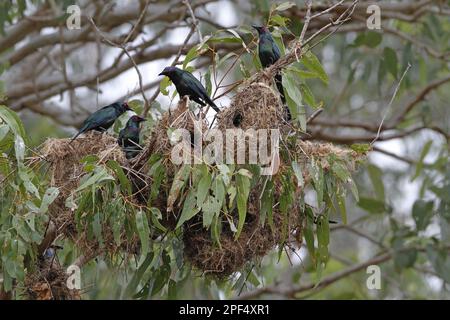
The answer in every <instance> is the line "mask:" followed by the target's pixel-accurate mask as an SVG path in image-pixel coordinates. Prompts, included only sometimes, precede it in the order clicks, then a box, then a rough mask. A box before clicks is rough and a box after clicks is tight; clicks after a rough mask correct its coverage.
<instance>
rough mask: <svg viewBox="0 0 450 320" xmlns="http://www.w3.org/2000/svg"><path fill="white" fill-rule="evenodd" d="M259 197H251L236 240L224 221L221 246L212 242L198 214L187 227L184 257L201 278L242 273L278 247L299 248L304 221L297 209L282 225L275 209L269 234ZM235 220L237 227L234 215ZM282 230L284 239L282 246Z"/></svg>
mask: <svg viewBox="0 0 450 320" xmlns="http://www.w3.org/2000/svg"><path fill="white" fill-rule="evenodd" d="M277 188H278V189H279V186H277ZM259 194H260V192H259V188H258V189H254V190H253V191H252V192H251V193H250V196H249V202H248V208H247V216H246V221H245V224H244V227H243V229H242V232H241V234H240V236H239V238H238V239H235V234H234V233H233V232H232V231H231V229H230V228H229V225H228V221H227V220H226V219H225V220H224V221H223V223H222V233H221V235H220V246H219V245H217V244H216V243H214V241H213V240H212V239H211V231H210V230H206V229H204V228H203V227H202V219H201V214H199V215H197V216H196V217H195V218H194V219H192V220H190V221H189V222H188V223H187V224H186V226H185V228H184V233H183V242H184V255H185V257H186V258H187V259H188V260H189V261H190V262H191V263H192V265H193V266H194V267H196V268H197V269H199V270H201V271H202V272H203V273H204V274H209V275H214V276H216V277H218V278H225V277H227V276H229V275H231V274H232V273H233V272H236V271H239V270H242V267H243V266H244V265H245V264H246V263H247V262H249V261H254V260H256V259H258V258H262V257H264V256H265V255H266V254H267V253H268V252H269V251H270V250H272V249H274V248H275V247H276V246H277V245H287V244H289V245H292V243H294V244H295V245H296V246H300V245H301V243H299V241H301V234H302V230H303V225H304V219H303V215H302V214H301V213H300V211H299V210H298V207H297V206H294V208H292V210H291V211H290V213H289V216H288V217H287V220H286V221H287V224H283V219H284V218H283V216H282V214H281V212H280V211H279V209H278V207H274V209H273V225H274V228H273V230H272V228H271V227H270V225H269V223H268V222H267V219H266V221H265V224H264V226H263V225H262V224H261V220H260V208H259ZM276 194H279V192H276ZM234 219H235V221H234V223H235V225H237V213H235V214H234ZM283 228H285V229H284V230H285V231H286V236H287V238H286V239H284V241H285V242H284V244H281V243H280V242H281V240H283V239H282V234H283V231H284V230H283ZM299 235H300V236H299Z"/></svg>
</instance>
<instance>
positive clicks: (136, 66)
mask: <svg viewBox="0 0 450 320" xmlns="http://www.w3.org/2000/svg"><path fill="white" fill-rule="evenodd" d="M89 22H90V23H91V24H92V26H93V27H94V30H95V31H96V32H97V33H98V34H99V35H100V36H101V37H102V39H103V40H104V41H105V42H106V43H107V44H109V45H110V46H112V47H116V48H120V49H122V50H123V52H124V53H125V54H126V56H127V57H128V59H130V61H131V63H132V64H133V66H134V69H135V70H136V72H137V75H138V78H139V87H140V88H141V94H142V98H143V99H144V108H148V106H149V101H148V99H147V97H146V95H145V90H144V85H143V81H142V74H141V71H140V70H139V67H138V65H137V64H136V61H134V59H133V56H132V55H131V54H130V53H129V52H128V50H127V48H126V47H125V45H124V44H118V43H114V42H113V41H111V40H110V39H108V38H107V37H106V36H105V35H104V34H103V33H102V32H101V31H100V29H99V28H98V27H97V26H96V24H95V22H94V20H93V19H92V17H90V18H89Z"/></svg>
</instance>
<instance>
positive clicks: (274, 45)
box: [271, 38, 281, 62]
mask: <svg viewBox="0 0 450 320" xmlns="http://www.w3.org/2000/svg"><path fill="white" fill-rule="evenodd" d="M271 40H272V41H271V42H272V52H273V57H274V62H275V61H277V60H278V59H280V57H281V51H280V48H278V46H277V43H276V42H275V40H274V39H273V38H272V39H271Z"/></svg>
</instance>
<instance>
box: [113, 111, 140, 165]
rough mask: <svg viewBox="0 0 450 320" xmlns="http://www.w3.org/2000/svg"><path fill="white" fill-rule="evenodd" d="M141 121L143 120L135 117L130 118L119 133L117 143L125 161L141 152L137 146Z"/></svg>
mask: <svg viewBox="0 0 450 320" xmlns="http://www.w3.org/2000/svg"><path fill="white" fill-rule="evenodd" d="M142 121H145V119H144V118H141V117H139V116H137V115H134V116H131V117H130V119H128V121H127V124H126V125H125V127H124V128H123V129H122V130H120V132H119V139H118V140H117V143H118V144H119V145H120V146H121V147H122V149H123V151H124V152H125V155H126V157H127V159H131V158H134V157H135V156H136V155H137V154H138V153H139V151H141V150H142V148H141V146H140V145H139V131H140V128H139V124H140V123H141V122H142Z"/></svg>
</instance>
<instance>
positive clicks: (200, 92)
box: [159, 67, 220, 112]
mask: <svg viewBox="0 0 450 320" xmlns="http://www.w3.org/2000/svg"><path fill="white" fill-rule="evenodd" d="M159 75H160V76H167V77H169V79H170V80H171V81H172V82H173V84H174V85H175V87H176V88H177V91H178V94H179V95H180V97H184V96H189V98H190V99H192V100H194V101H195V102H197V103H198V104H200V105H201V106H205V105H206V104H209V105H210V106H211V107H212V108H213V109H214V110H215V111H216V112H220V109H219V108H218V107H217V106H216V104H215V103H214V102H213V101H212V100H211V98H210V97H209V96H208V93H206V89H205V87H203V85H202V84H201V82H200V81H198V80H197V78H195V77H194V76H193V75H192V73H190V72H188V71H185V70H181V69H179V68H177V67H165V68H164V70H163V71H162V72H161V73H160V74H159Z"/></svg>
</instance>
